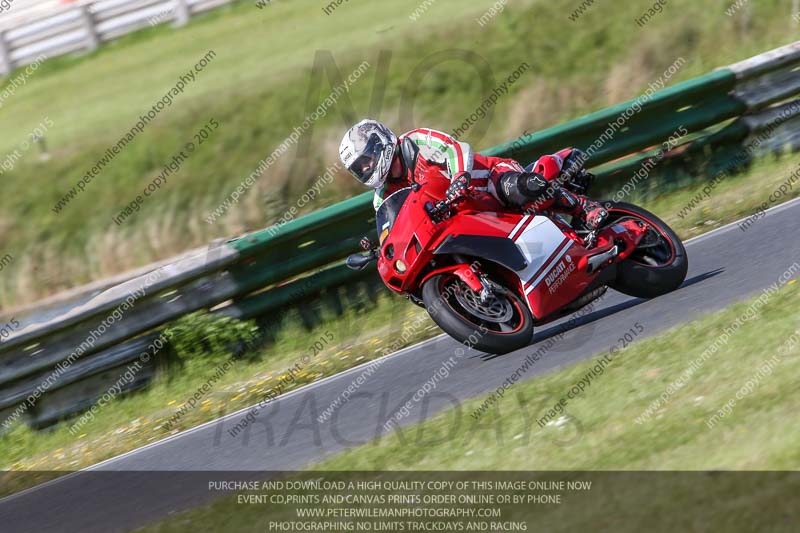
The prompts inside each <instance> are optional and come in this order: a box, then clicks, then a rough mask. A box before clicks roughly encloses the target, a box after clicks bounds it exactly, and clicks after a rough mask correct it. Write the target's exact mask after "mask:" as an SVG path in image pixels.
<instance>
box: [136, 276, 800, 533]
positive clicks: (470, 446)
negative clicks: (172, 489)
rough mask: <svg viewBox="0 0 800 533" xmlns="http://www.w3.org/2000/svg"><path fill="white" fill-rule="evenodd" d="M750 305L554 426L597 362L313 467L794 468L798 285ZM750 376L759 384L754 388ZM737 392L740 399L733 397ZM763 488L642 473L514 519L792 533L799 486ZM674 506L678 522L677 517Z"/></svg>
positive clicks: (634, 351) (644, 362)
mask: <svg viewBox="0 0 800 533" xmlns="http://www.w3.org/2000/svg"><path fill="white" fill-rule="evenodd" d="M755 302H756V300H752V301H748V302H744V303H740V304H737V305H734V306H731V307H729V308H727V309H725V310H723V311H721V312H718V313H714V314H712V315H709V316H706V317H704V318H702V319H700V320H697V321H695V322H692V323H689V324H686V325H683V326H680V327H677V328H673V329H672V330H670V331H668V332H666V333H663V334H660V335H658V336H656V337H653V338H649V339H644V340H640V341H636V342H634V343H633V344H632V345H630V346H629V347H628V348H626V349H624V350H622V351H621V352H619V354H618V355H617V356H616V358H615V359H614V360H613V362H612V363H611V364H610V365H609V366H607V367H606V368H605V372H604V373H603V374H602V375H600V376H598V377H596V378H595V379H596V381H595V382H593V383H592V385H590V386H589V387H588V388H586V390H585V392H584V393H583V394H582V395H581V396H579V397H578V398H575V399H574V400H572V401H570V403H568V404H567V409H566V413H567V414H565V415H561V417H560V418H559V419H558V420H559V421H558V422H557V423H555V424H551V425H546V426H545V427H543V428H542V427H539V425H538V424H537V423H536V422H535V420H536V419H537V418H539V417H541V416H542V415H544V414H545V411H546V409H547V406H549V405H552V404H553V402H554V401H556V400H557V399H558V398H561V397H562V396H564V395H566V394H567V391H568V390H570V388H572V387H573V386H574V385H575V383H576V382H578V381H579V380H580V379H581V378H583V377H584V376H585V375H586V374H587V372H588V371H589V370H590V369H591V368H592V367H593V365H594V364H595V362H596V360H597V358H595V360H591V361H582V362H580V363H577V364H575V365H572V366H569V367H567V368H564V369H562V370H559V371H556V372H553V373H551V374H548V375H545V376H541V377H539V378H537V379H536V380H533V381H528V382H518V383H517V384H516V385H515V386H514V387H513V388H512V389H511V390H510V391H509V392H508V393H507V395H506V396H505V397H504V398H503V399H501V400H500V401H499V402H497V403H496V404H495V405H494V407H492V408H491V409H490V410H488V411H487V412H485V414H484V415H483V416H482V417H480V418H479V419H478V420H477V421H476V420H475V419H474V418H473V417H471V416H470V413H472V412H473V411H474V410H475V409H477V408H479V406H480V405H481V404H482V402H484V401H485V398H476V399H472V400H469V401H467V402H465V403H464V404H463V405H461V409H460V411H461V415H460V417H461V418H460V420H459V421H460V423H456V418H457V417H459V415H458V414H457V413H458V411H457V410H453V409H451V410H448V411H444V412H442V413H440V414H438V415H437V416H435V417H433V418H431V419H429V420H428V421H425V422H422V423H421V424H418V425H416V426H410V427H407V428H405V429H403V430H402V431H401V432H398V431H394V432H393V433H392V434H390V435H388V436H386V437H383V438H380V439H377V440H375V441H373V442H372V443H370V444H366V445H364V446H361V447H359V448H353V449H350V450H347V451H345V452H343V453H341V454H338V455H336V456H334V457H333V458H331V459H328V460H326V461H324V462H323V463H321V464H319V465H315V466H313V467H312V468H313V470H314V471H332V472H333V471H338V472H347V471H379V470H403V471H425V470H439V471H441V470H463V471H498V470H531V471H542V470H558V471H566V470H581V471H583V470H586V471H593V470H637V471H638V470H719V469H721V470H727V469H732V470H797V469H798V468H800V453H798V448H797V441H798V438H800V428H798V427H797V425H796V424H791V423H790V421H791V420H793V419H795V418H796V416H795V412H796V406H797V404H798V401H800V396H799V395H798V392H797V383H796V379H795V376H796V375H797V372H798V371H800V357H798V356H799V355H800V311H798V309H800V286H798V284H797V283H794V282H790V283H789V284H788V285H786V286H784V288H783V289H781V290H780V291H779V292H778V293H777V294H775V295H773V296H772V297H771V298H770V299H769V300H768V301H767V302H766V304H765V305H763V306H761V305H756V303H755ZM751 306H753V307H752V308H754V309H757V313H756V315H755V316H754V317H753V318H752V319H750V320H747V321H744V322H743V325H742V326H741V327H740V328H739V329H738V330H737V331H736V332H735V333H733V334H732V335H731V336H730V339H729V341H728V343H727V344H726V345H724V346H723V347H722V348H721V349H720V350H719V351H718V352H716V354H715V355H713V356H712V357H711V358H709V359H706V360H705V363H704V365H703V366H701V367H700V368H699V369H698V370H697V371H696V372H695V373H694V374H693V375H691V377H690V378H689V379H687V380H685V382H684V386H683V387H681V388H679V389H678V390H677V391H676V392H674V393H673V394H672V396H671V397H670V398H669V401H668V403H667V404H666V406H664V407H663V408H662V409H660V410H658V412H657V413H655V416H653V417H652V418H651V419H650V420H648V421H645V422H643V423H641V424H639V423H637V422H636V421H637V418H638V417H640V416H641V414H642V412H643V411H645V409H646V408H647V407H648V406H649V405H650V404H651V402H654V401H656V400H657V399H658V398H659V397H660V396H661V394H662V393H663V392H664V391H665V390H666V389H667V387H668V386H669V385H670V384H671V383H673V382H674V381H675V380H676V379H678V378H679V377H680V376H681V375H682V374H683V373H684V372H685V371H686V369H687V368H688V367H689V365H690V364H691V363H692V361H695V360H697V359H698V358H699V357H700V356H701V354H702V352H703V351H704V350H706V349H707V348H708V347H709V346H711V345H713V344H714V343H715V342H717V340H718V338H719V335H721V334H722V333H723V331H724V329H725V328H726V327H729V326H731V324H733V323H734V322H735V321H736V320H737V319H739V318H740V317H742V316H751V315H750V314H749V309H751ZM621 333H622V332H621ZM765 368H767V369H768V370H764V369H765ZM756 375H760V377H759V381H758V383H756V384H752V380H753V379H754V377H755V376H756ZM748 381H750V382H751V385H750V386H747V383H748ZM745 387H747V388H745ZM742 390H745V391H746V393H745V394H743V395H742V396H741V397H740V398H738V399H737V396H736V395H737V392H739V391H742ZM731 400H734V401H735V405H734V406H733V408H732V409H731V410H730V412H729V413H728V414H726V415H725V416H723V417H721V418H720V419H718V420H717V421H716V422H715V423H714V424H712V426H713V427H708V425H707V422H708V421H709V420H710V419H711V418H712V417H713V416H715V415H716V414H717V413H718V411H720V410H722V409H724V407H725V405H726V404H728V403H729V402H730V401H731ZM540 478H541V479H546V476H540V477H537V479H540ZM596 479H602V478H599V477H596ZM771 479H772V481H773V483H767V482H764V478H763V476H762V478H760V480H761V481H762V483H761V486H758V487H756V486H753V485H750V484H749V483H748V481H747V478H742V477H740V478H736V479H731V478H726V479H720V480H714V481H708V482H706V480H701V481H704V485H705V486H709V491H710V492H712V493H713V495H714V499H713V500H712V501H708V494H703V493H702V491H701V489H700V488H699V487H698V480H697V478H693V477H691V476H683V477H681V476H676V475H667V474H665V475H663V476H661V477H658V476H650V477H644V476H643V477H641V478H640V479H639V480H638V481H639V482H635V481H632V482H628V483H613V486H612V487H609V486H608V485H609V483H602V482H598V481H595V484H597V485H601V486H603V488H597V489H593V491H592V493H591V497H590V498H586V499H585V500H581V504H580V505H576V504H575V500H576V498H577V497H573V496H572V495H570V497H569V500H568V502H569V503H568V504H565V505H553V506H539V507H535V509H524V510H522V512H521V513H522V514H523V515H524V514H525V513H526V512H527V513H529V514H528V515H527V516H526V518H528V519H529V520H531V521H533V522H534V523H535V524H536V526H537V528H538V529H537V530H541V531H584V530H591V531H641V528H642V524H643V523H647V524H648V530H654V531H674V530H675V529H674V528H675V527H676V524H679V526H680V527H679V528H680V529H686V528H688V529H697V530H702V531H710V530H714V531H765V530H770V531H791V530H792V527H794V526H793V524H791V523H789V522H787V516H788V514H787V513H788V510H787V509H786V506H785V505H783V504H782V503H781V502H782V501H783V500H784V498H783V497H782V496H785V495H786V494H791V493H793V491H796V490H797V486H796V483H793V482H792V480H791V479H789V478H781V477H780V476H778V477H775V478H771ZM743 485H747V486H744V487H743ZM726 495H728V496H730V499H726V497H725V496H726ZM745 495H746V497H745ZM587 500H588V501H587ZM584 501H586V504H585V505H584V504H583V502H584ZM570 503H571V504H570ZM289 507H290V508H292V507H293V506H289ZM677 509H680V517H676V516H675V512H676V510H677ZM755 509H758V512H757V513H756V512H754V510H755ZM534 511H535V512H534ZM610 511H611V512H610ZM742 514H745V515H747V521H746V522H742V521H741V516H742ZM681 517H683V518H681ZM515 518H517V517H515ZM281 519H283V520H296V519H297V518H296V517H295V516H294V515H292V514H291V513H290V511H289V510H287V508H286V507H281V506H271V505H270V506H267V505H264V506H260V505H241V504H239V503H237V501H236V497H235V496H233V497H224V498H221V499H219V500H217V501H216V502H214V503H212V504H210V505H206V506H204V507H201V508H198V509H195V510H191V511H187V512H185V513H182V514H179V515H177V516H174V517H170V518H168V519H166V520H164V521H163V522H161V523H158V524H155V525H153V526H150V527H147V528H144V531H152V532H162V533H166V532H176V531H187V530H189V531H225V530H236V531H261V530H263V527H264V524H265V523H266V522H267V520H281ZM682 522H685V523H682ZM668 524H669V525H668Z"/></svg>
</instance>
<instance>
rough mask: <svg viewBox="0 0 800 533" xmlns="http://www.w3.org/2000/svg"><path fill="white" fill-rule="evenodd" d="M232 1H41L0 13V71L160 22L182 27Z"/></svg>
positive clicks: (86, 48) (93, 46) (82, 48)
mask: <svg viewBox="0 0 800 533" xmlns="http://www.w3.org/2000/svg"><path fill="white" fill-rule="evenodd" d="M232 1H233V0H99V1H85V0H81V1H77V2H72V3H59V2H41V3H39V4H35V5H33V6H32V7H30V8H28V9H25V8H19V9H17V8H15V9H13V10H12V11H11V12H10V13H8V14H4V15H2V16H0V75H8V74H9V73H10V72H11V71H12V70H13V69H15V68H17V67H20V66H25V65H29V64H31V63H35V62H37V61H39V59H40V58H42V57H55V56H60V55H64V54H69V53H73V52H82V51H92V50H95V49H97V48H98V47H100V45H102V44H103V43H105V42H108V41H113V40H115V39H119V38H120V37H122V36H124V35H127V34H129V33H133V32H135V31H138V30H141V29H143V28H149V27H153V26H157V25H160V24H165V23H172V24H173V25H175V26H182V25H184V24H186V23H188V22H189V19H190V18H191V17H193V16H195V15H198V14H200V13H204V12H206V11H210V10H212V9H215V8H217V7H220V6H224V5H227V4H230V3H231V2H232Z"/></svg>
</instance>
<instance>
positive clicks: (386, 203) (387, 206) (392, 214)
mask: <svg viewBox="0 0 800 533" xmlns="http://www.w3.org/2000/svg"><path fill="white" fill-rule="evenodd" d="M409 194H411V187H406V188H405V189H400V190H399V191H396V192H394V193H392V194H390V195H389V196H388V197H387V198H386V199H385V200H383V202H382V203H381V206H380V207H379V208H378V211H377V212H376V213H375V222H376V223H377V225H378V243H379V244H380V245H383V241H385V240H386V237H388V236H389V233H390V232H391V231H392V228H393V227H394V223H395V222H396V221H397V215H399V214H400V209H402V207H403V204H405V203H406V200H407V199H408V195H409Z"/></svg>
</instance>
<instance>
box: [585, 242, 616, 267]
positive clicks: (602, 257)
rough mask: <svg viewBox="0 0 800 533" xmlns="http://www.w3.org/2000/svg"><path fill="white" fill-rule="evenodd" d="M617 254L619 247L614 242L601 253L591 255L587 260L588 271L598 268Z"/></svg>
mask: <svg viewBox="0 0 800 533" xmlns="http://www.w3.org/2000/svg"><path fill="white" fill-rule="evenodd" d="M617 255H619V247H618V246H617V245H616V244H615V245H614V246H613V248H611V249H610V250H608V251H607V252H603V253H602V254H597V255H593V256H592V257H590V258H589V259H588V260H587V262H588V264H589V273H590V274H592V273H594V272H597V271H598V270H600V268H602V267H603V265H605V264H606V263H608V262H610V261H611V260H612V259H614V258H615V257H617Z"/></svg>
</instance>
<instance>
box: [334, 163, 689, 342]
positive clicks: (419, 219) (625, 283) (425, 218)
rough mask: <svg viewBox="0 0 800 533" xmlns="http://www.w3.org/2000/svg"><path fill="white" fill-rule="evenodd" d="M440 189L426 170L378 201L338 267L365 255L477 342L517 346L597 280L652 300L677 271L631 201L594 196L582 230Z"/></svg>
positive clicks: (674, 250) (662, 234)
mask: <svg viewBox="0 0 800 533" xmlns="http://www.w3.org/2000/svg"><path fill="white" fill-rule="evenodd" d="M448 185H449V181H448V180H447V179H446V178H444V177H442V176H432V177H429V178H423V180H422V181H420V182H414V183H413V184H412V185H411V186H410V187H407V188H404V189H401V190H398V191H396V192H395V193H394V194H392V195H390V196H389V197H387V198H386V199H385V200H384V201H383V203H382V204H381V206H380V208H379V209H378V211H377V214H376V222H377V229H378V235H379V243H378V244H377V245H375V244H373V243H372V242H371V241H369V239H365V240H364V241H362V243H364V244H363V246H364V247H365V249H367V253H366V254H353V255H351V256H350V257H348V260H347V264H348V266H349V267H350V268H353V269H356V270H361V269H363V268H365V267H366V266H367V265H368V264H369V263H370V262H371V261H373V260H375V259H377V261H378V273H379V274H380V276H381V278H382V280H383V282H384V283H385V284H386V286H387V287H388V288H389V289H390V290H392V291H393V292H395V293H398V294H401V295H404V296H406V297H407V298H409V299H410V300H411V301H413V302H414V303H416V304H418V305H421V306H424V307H425V308H426V310H427V311H428V313H429V314H430V316H431V318H432V319H433V321H434V322H435V323H436V324H437V325H438V326H439V327H440V328H441V329H443V330H444V331H445V332H446V333H448V334H449V335H450V336H451V337H453V338H455V339H456V340H458V341H459V342H462V343H465V344H468V345H469V346H471V347H473V348H475V349H477V350H480V351H484V352H489V353H496V354H502V353H507V352H510V351H514V350H517V349H519V348H522V347H524V346H526V345H528V344H529V343H530V342H531V340H532V337H533V328H534V326H538V325H541V324H545V323H547V322H551V321H553V320H556V319H558V318H561V317H563V316H565V315H567V314H569V313H572V312H574V311H577V310H578V309H580V308H581V307H583V306H585V305H587V304H589V303H591V302H592V301H594V300H596V299H597V298H599V297H600V296H602V294H603V293H604V292H605V291H606V290H607V288H608V287H610V288H613V289H615V290H617V291H619V292H622V293H624V294H627V295H630V296H635V297H640V298H653V297H656V296H659V295H662V294H665V293H668V292H670V291H673V290H675V289H677V288H678V287H679V286H680V285H681V284H682V283H683V281H684V279H685V277H686V272H687V268H688V260H687V256H686V250H685V248H684V246H683V243H681V240H680V239H679V238H678V236H677V235H676V234H675V232H674V231H673V230H672V229H671V228H670V227H669V226H668V225H667V224H665V223H664V222H663V221H662V220H660V219H659V218H658V217H656V216H655V215H653V214H652V213H649V212H648V211H646V210H644V209H642V208H640V207H637V206H635V205H632V204H628V203H624V202H604V207H605V208H606V210H607V211H608V214H609V216H608V218H607V220H606V221H605V222H604V224H603V225H602V227H600V228H598V229H597V230H596V231H595V232H593V233H592V234H591V236H589V235H587V234H588V233H590V232H588V231H586V229H585V228H584V227H582V226H581V224H580V223H579V222H572V223H571V222H569V221H567V220H566V219H565V218H564V217H562V216H560V215H558V214H555V213H548V214H547V216H545V215H544V214H539V213H536V214H531V213H526V212H522V211H521V212H516V213H515V212H507V211H502V212H500V211H497V210H495V211H487V210H486V203H485V202H482V201H481V198H480V195H481V194H483V193H479V192H476V191H472V190H470V191H469V192H467V193H466V194H465V195H463V196H461V197H459V198H457V199H455V200H453V201H446V200H443V198H445V192H446V189H447V187H448ZM495 205H496V204H495ZM587 242H592V243H593V245H592V246H588V247H587V245H586V243H587Z"/></svg>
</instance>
